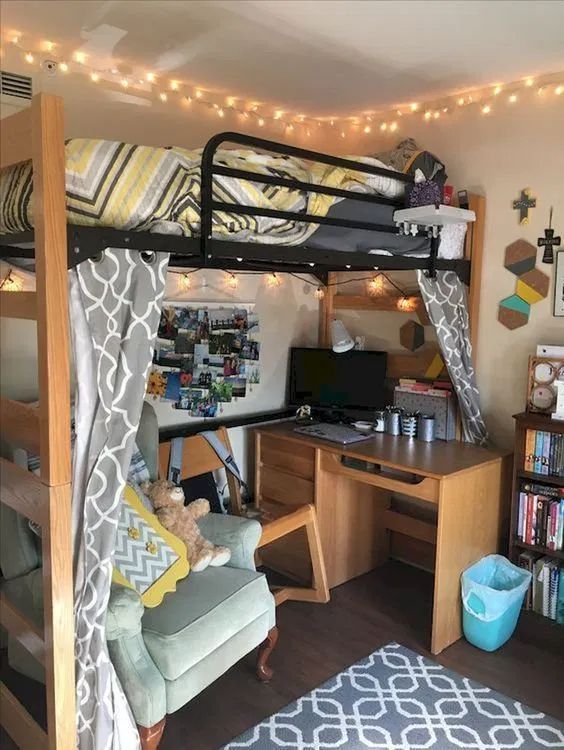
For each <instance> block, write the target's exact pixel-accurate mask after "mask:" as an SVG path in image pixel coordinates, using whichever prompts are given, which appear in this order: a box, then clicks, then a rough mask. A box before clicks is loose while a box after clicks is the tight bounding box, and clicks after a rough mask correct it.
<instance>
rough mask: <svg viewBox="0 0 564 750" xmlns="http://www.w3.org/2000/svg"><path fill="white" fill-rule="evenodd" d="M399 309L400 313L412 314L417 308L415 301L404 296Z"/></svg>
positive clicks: (398, 303) (399, 302)
mask: <svg viewBox="0 0 564 750" xmlns="http://www.w3.org/2000/svg"><path fill="white" fill-rule="evenodd" d="M397 308H398V310H399V311H400V312H412V311H413V310H414V309H415V306H414V304H413V300H412V299H410V298H409V297H407V296H406V295H405V294H404V295H403V297H400V298H399V299H398V302H397Z"/></svg>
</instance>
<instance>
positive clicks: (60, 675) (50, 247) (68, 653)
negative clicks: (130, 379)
mask: <svg viewBox="0 0 564 750" xmlns="http://www.w3.org/2000/svg"><path fill="white" fill-rule="evenodd" d="M31 133H32V138H31V141H32V157H33V198H34V223H35V265H36V289H37V292H36V293H37V352H38V374H39V444H40V462H41V482H42V483H43V485H44V487H43V492H44V497H45V516H46V518H45V524H44V526H43V536H42V539H43V599H44V637H45V656H46V658H45V687H46V696H47V734H48V747H49V750H74V748H75V746H76V702H75V680H74V614H73V571H72V535H71V484H70V483H71V441H70V422H71V417H70V366H69V361H70V357H69V349H70V347H69V325H68V271H67V217H66V186H65V133H64V109H63V100H62V99H61V98H60V97H57V96H50V95H45V94H38V95H37V96H35V97H34V98H33V100H32V103H31Z"/></svg>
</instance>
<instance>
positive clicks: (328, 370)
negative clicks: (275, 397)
mask: <svg viewBox="0 0 564 750" xmlns="http://www.w3.org/2000/svg"><path fill="white" fill-rule="evenodd" d="M385 378H386V352H370V351H356V350H354V349H353V350H351V351H350V352H345V353H344V354H335V352H333V351H332V350H331V349H306V348H296V347H294V348H292V349H291V350H290V382H289V403H290V406H302V405H303V404H308V405H309V406H312V407H319V408H326V409H366V410H369V409H378V408H381V407H382V406H383V405H384V403H385V393H384V380H385Z"/></svg>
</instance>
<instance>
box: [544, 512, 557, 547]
mask: <svg viewBox="0 0 564 750" xmlns="http://www.w3.org/2000/svg"><path fill="white" fill-rule="evenodd" d="M557 513H558V503H557V502H556V500H552V501H551V502H550V516H549V519H548V521H549V522H548V528H549V533H548V541H547V547H548V548H549V549H554V550H555V549H556V523H557V520H558V516H557Z"/></svg>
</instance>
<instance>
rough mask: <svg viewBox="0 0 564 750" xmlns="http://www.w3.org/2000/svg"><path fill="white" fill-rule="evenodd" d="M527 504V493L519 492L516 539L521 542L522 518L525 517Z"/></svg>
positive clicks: (523, 539) (522, 538)
mask: <svg viewBox="0 0 564 750" xmlns="http://www.w3.org/2000/svg"><path fill="white" fill-rule="evenodd" d="M526 504H527V493H526V492H520V493H519V514H518V516H517V537H518V538H519V539H520V540H521V541H525V535H524V533H523V531H524V523H523V518H524V516H525V506H526Z"/></svg>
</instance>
